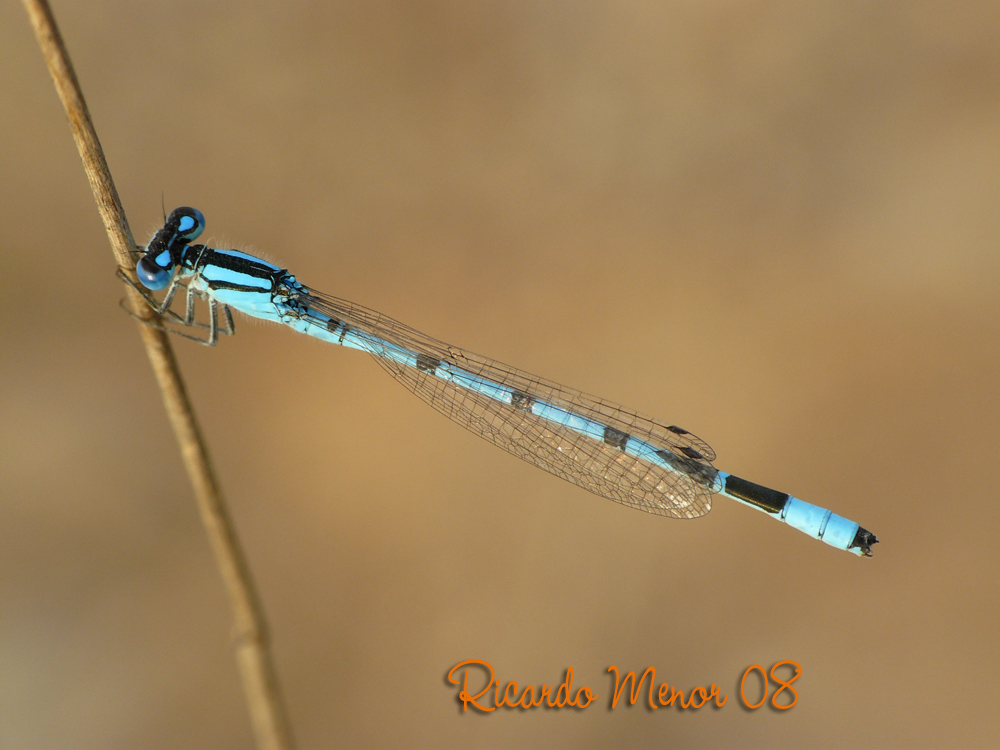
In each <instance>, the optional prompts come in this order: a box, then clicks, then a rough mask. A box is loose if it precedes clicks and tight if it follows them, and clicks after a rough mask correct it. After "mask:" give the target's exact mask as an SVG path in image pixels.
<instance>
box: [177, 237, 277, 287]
mask: <svg viewBox="0 0 1000 750" xmlns="http://www.w3.org/2000/svg"><path fill="white" fill-rule="evenodd" d="M184 260H185V265H188V264H190V266H189V267H190V268H191V269H192V270H194V271H196V270H198V269H199V268H203V267H205V266H209V265H211V266H216V267H218V268H225V269H226V270H229V271H236V272H237V273H243V274H246V275H247V276H251V277H253V278H255V279H266V280H268V281H276V280H277V279H278V278H279V277H281V276H284V275H285V274H286V273H287V271H275V270H274V269H273V268H271V267H270V266H268V265H265V264H264V263H261V262H259V261H254V260H250V259H249V258H240V257H239V256H236V255H229V254H227V253H222V252H219V251H218V250H215V249H213V248H211V247H206V246H205V245H189V246H188V248H187V250H186V252H185V255H184ZM219 288H224V289H235V288H240V287H238V286H237V287H234V286H220V287H219ZM257 291H260V290H259V289H257Z"/></svg>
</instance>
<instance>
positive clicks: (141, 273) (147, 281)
mask: <svg viewBox="0 0 1000 750" xmlns="http://www.w3.org/2000/svg"><path fill="white" fill-rule="evenodd" d="M135 275H136V276H138V277H139V281H140V283H142V285H143V286H144V287H146V288H147V289H153V290H157V289H165V288H166V287H167V285H168V284H169V283H170V280H171V279H172V278H173V277H174V269H173V266H171V267H170V268H169V269H168V268H160V267H159V266H158V265H156V264H155V263H154V262H153V261H151V260H150V259H149V258H140V259H139V262H138V263H136V264H135Z"/></svg>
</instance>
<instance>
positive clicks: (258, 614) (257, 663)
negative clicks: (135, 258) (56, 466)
mask: <svg viewBox="0 0 1000 750" xmlns="http://www.w3.org/2000/svg"><path fill="white" fill-rule="evenodd" d="M24 5H25V8H26V9H27V11H28V16H29V17H30V19H31V24H32V26H33V27H34V29H35V36H36V37H37V38H38V44H39V46H40V47H41V48H42V54H43V55H44V57H45V62H46V63H47V64H48V67H49V72H50V73H51V74H52V79H53V81H54V82H55V85H56V91H57V92H58V93H59V98H60V99H61V100H62V103H63V107H65V109H66V115H67V117H69V125H70V129H71V130H72V131H73V137H74V139H75V140H76V145H77V148H78V149H79V151H80V157H81V158H82V159H83V167H84V169H85V170H86V172H87V177H88V178H89V179H90V186H91V189H92V190H93V191H94V198H95V199H96V200H97V207H98V210H99V211H100V214H101V219H102V220H103V221H104V227H105V229H106V230H107V232H108V237H109V238H110V240H111V248H112V250H113V251H114V254H115V258H116V259H117V261H118V266H119V267H120V268H121V269H122V270H123V271H124V272H125V273H126V274H128V275H129V277H130V278H131V279H132V280H133V281H135V280H136V277H135V273H134V269H133V262H132V259H131V256H130V252H131V251H132V250H133V249H134V248H135V241H134V240H133V239H132V230H131V229H130V228H129V225H128V221H127V220H126V219H125V211H124V210H123V209H122V204H121V201H120V200H119V198H118V191H117V190H116V189H115V185H114V182H113V180H112V179H111V172H110V171H109V169H108V164H107V162H106V161H105V159H104V151H103V150H102V149H101V144H100V142H99V141H98V140H97V133H96V132H95V130H94V125H93V122H91V119H90V113H89V112H88V111H87V105H86V103H85V102H84V99H83V92H82V91H81V90H80V85H79V83H78V82H77V79H76V74H75V73H74V72H73V66H72V65H71V63H70V60H69V54H68V53H67V51H66V47H65V45H64V44H63V41H62V37H61V36H60V35H59V30H58V28H57V27H56V22H55V18H54V17H53V15H52V11H51V9H50V8H49V6H48V3H47V2H45V0H24ZM126 292H127V294H128V296H129V300H130V303H131V305H132V308H133V310H134V311H135V314H136V315H137V316H138V317H139V318H140V319H141V320H142V321H145V323H146V324H145V325H140V326H139V332H140V334H141V335H142V340H143V343H145V345H146V353H147V354H148V355H149V361H150V364H151V365H152V366H153V372H154V373H155V374H156V379H157V382H159V384H160V390H161V391H162V393H163V403H164V405H165V406H166V408H167V414H168V415H169V417H170V422H171V424H172V425H173V427H174V434H175V435H176V437H177V442H178V444H179V445H180V449H181V455H182V456H183V459H184V465H185V467H186V468H187V472H188V476H189V477H190V478H191V484H192V485H194V494H195V498H196V499H197V502H198V510H199V511H200V513H201V520H202V523H203V524H204V525H205V530H206V532H207V533H208V538H209V540H210V542H211V544H212V550H213V551H214V553H215V560H216V563H217V564H218V566H219V570H220V572H221V573H222V580H223V582H224V583H225V586H226V590H227V592H228V594H229V600H230V604H231V605H232V608H233V613H234V616H235V621H236V622H235V629H236V632H235V649H236V661H237V664H238V665H239V671H240V676H241V678H242V680H243V689H244V691H245V692H246V696H247V703H248V704H249V709H250V718H251V721H252V722H253V729H254V733H255V735H256V739H257V747H258V748H260V750H290V748H291V747H292V738H291V731H290V724H289V722H288V718H287V716H286V714H285V710H284V706H283V704H282V701H281V696H280V693H279V690H278V682H277V678H276V675H275V671H274V664H273V661H272V659H271V653H270V649H269V647H268V633H267V626H266V624H265V621H264V611H263V608H262V607H261V604H260V600H259V598H258V596H257V593H256V587H255V586H254V583H253V579H252V578H251V575H250V568H249V566H248V565H247V561H246V557H245V556H244V554H243V550H242V548H241V547H240V543H239V540H238V538H237V536H236V530H235V528H234V526H233V522H232V518H231V517H230V514H229V511H228V509H227V508H226V504H225V502H224V500H223V499H222V494H221V492H220V490H219V485H218V483H217V482H216V479H215V474H214V472H213V471H212V465H211V463H210V462H209V459H208V452H207V450H206V447H205V441H204V439H203V438H202V435H201V431H200V430H199V429H198V424H197V422H196V421H195V417H194V412H193V411H192V409H191V403H190V401H189V400H188V396H187V392H186V390H185V388H184V382H183V380H182V379H181V374H180V370H179V369H178V366H177V360H176V359H175V358H174V353H173V350H172V348H171V347H170V342H169V341H168V340H167V334H166V333H165V332H164V331H163V330H161V329H160V328H156V327H153V325H149V324H150V323H153V324H157V323H158V320H159V317H158V316H157V315H156V314H155V313H154V312H153V311H152V310H151V309H150V308H149V305H147V304H146V303H145V302H144V301H143V299H142V297H141V295H140V294H139V293H138V292H137V291H136V290H134V289H131V288H128V289H126Z"/></svg>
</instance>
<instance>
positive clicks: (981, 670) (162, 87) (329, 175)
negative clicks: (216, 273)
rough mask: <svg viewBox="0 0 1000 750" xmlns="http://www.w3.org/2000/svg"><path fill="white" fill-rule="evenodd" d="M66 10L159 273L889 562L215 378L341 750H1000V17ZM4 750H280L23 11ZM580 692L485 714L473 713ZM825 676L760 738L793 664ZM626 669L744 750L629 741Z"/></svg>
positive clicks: (6, 150)
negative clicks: (200, 257)
mask: <svg viewBox="0 0 1000 750" xmlns="http://www.w3.org/2000/svg"><path fill="white" fill-rule="evenodd" d="M323 5H324V7H323V9H317V8H311V9H307V8H306V7H305V6H304V5H301V4H299V5H296V4H291V5H289V4H283V3H270V4H255V3H249V4H243V3H240V4H237V3H225V4H223V3H196V2H158V3H128V2H111V1H108V2H97V3H86V4H84V3H68V2H56V4H55V10H56V13H57V16H58V18H59V20H60V21H61V24H62V29H63V33H64V35H65V37H66V40H67V43H68V45H69V48H70V51H71V53H72V54H73V57H74V61H75V64H76V67H77V72H78V74H79V76H80V79H81V81H82V83H83V86H84V90H85V92H86V94H87V95H88V97H89V104H90V108H91V111H92V112H93V115H94V119H95V121H96V124H97V127H98V131H99V133H100V135H101V138H102V141H103V144H104V147H105V150H106V152H107V155H108V160H109V162H110V164H111V168H112V170H113V172H114V174H115V176H116V179H117V182H118V188H119V190H120V192H121V195H122V199H123V201H124V204H125V207H126V210H127V211H128V213H129V217H130V219H131V222H132V226H133V229H134V231H135V233H136V236H137V238H141V239H142V240H143V241H144V240H145V239H147V238H148V237H149V234H150V233H151V232H152V231H153V230H155V229H156V227H157V226H158V224H159V223H160V222H161V220H162V215H161V201H162V202H163V203H165V205H166V208H167V210H170V209H171V208H173V207H175V206H177V205H184V204H187V205H193V206H197V207H198V208H200V209H201V210H203V211H204V212H205V214H206V216H207V217H208V231H207V232H206V237H210V238H212V239H213V240H214V241H215V242H218V243H222V244H224V245H225V246H227V247H228V246H235V245H239V246H241V247H245V248H249V249H251V250H256V251H258V252H260V253H262V254H263V255H265V256H266V257H268V258H270V259H271V260H274V261H276V262H280V263H281V264H282V265H284V266H286V267H288V268H290V269H292V270H293V271H294V272H296V273H297V274H298V276H299V277H300V278H302V279H303V280H304V281H306V283H309V284H311V285H313V286H316V287H318V288H320V289H322V290H324V291H327V292H329V293H331V294H335V295H338V296H342V297H345V298H347V299H350V300H354V301H357V302H359V303H361V304H364V305H367V306H370V307H373V308H375V309H377V310H380V311H382V312H385V313H387V314H389V315H391V316H393V317H396V318H399V319H402V320H403V321H405V322H407V323H409V324H411V325H413V326H415V327H417V328H418V329H421V330H424V331H426V332H428V333H430V334H432V335H435V336H437V337H440V338H442V339H444V340H446V341H449V342H453V343H455V344H458V345H460V346H464V347H467V348H469V349H471V350H473V351H477V352H482V353H484V354H487V355H490V356H493V357H496V358H498V359H500V360H501V361H505V362H510V363H512V364H515V365H517V366H519V367H522V368H525V369H527V370H529V371H531V372H537V373H539V374H541V375H545V376H547V377H549V378H552V379H554V380H557V381H561V382H565V383H566V384H568V385H571V386H574V387H577V388H581V389H583V390H586V391H589V392H593V393H597V394H600V395H601V396H605V397H607V398H610V399H613V400H616V401H619V402H622V403H624V404H627V405H629V406H631V407H634V408H636V409H638V410H640V411H643V412H645V413H648V414H652V415H656V416H658V417H660V418H662V419H664V420H666V421H667V422H668V423H675V424H680V425H683V426H684V427H686V428H688V429H690V430H692V431H694V432H695V433H697V434H698V435H701V436H703V437H704V438H706V439H707V440H708V441H709V442H710V443H711V444H712V445H713V446H714V447H715V448H716V450H717V451H718V453H719V455H720V459H719V461H718V462H717V465H718V466H719V467H720V468H722V469H724V470H726V471H731V472H734V473H736V474H739V475H740V476H745V477H747V478H748V479H752V480H755V481H758V482H761V483H764V484H767V485H769V486H773V487H776V488H779V489H781V490H786V491H789V492H792V493H793V494H796V495H797V496H799V497H802V498H803V499H806V500H808V501H811V502H814V503H818V504H821V505H825V506H827V507H830V508H833V509H834V510H835V511H836V512H838V513H841V514H842V515H845V516H847V517H849V518H851V519H854V520H857V521H859V522H861V523H862V525H864V526H866V527H868V528H870V529H872V530H873V531H875V532H876V533H877V534H878V535H879V537H880V538H881V539H882V540H883V543H882V544H879V545H878V547H877V548H876V550H875V558H874V559H873V560H859V559H857V558H855V557H853V556H851V555H849V554H846V553H844V552H838V551H835V550H833V549H831V548H829V547H826V546H825V545H823V544H821V543H819V542H816V541H813V540H810V539H808V538H807V537H805V536H804V535H802V534H799V533H797V532H795V531H793V530H791V529H789V528H787V527H783V526H781V525H779V524H777V523H775V522H774V521H771V520H769V519H767V518H766V517H765V516H764V515H762V514H759V513H755V512H753V511H751V510H749V509H746V508H743V507H739V506H737V505H736V504H734V503H732V502H729V501H727V500H725V499H722V498H718V499H717V500H716V503H715V510H714V511H713V512H712V513H711V514H710V515H709V516H707V517H706V518H704V519H701V520H698V521H692V522H681V521H668V520H664V519H660V518H656V517H653V516H647V515H645V514H642V513H637V512H634V511H631V510H627V509H625V508H622V507H620V506H618V505H615V504H614V503H610V502H607V501H606V500H602V499H600V498H597V497H595V496H592V495H589V494H587V493H586V492H584V491H582V490H580V489H578V488H576V487H574V486H572V485H570V484H567V483H564V482H561V481H560V480H558V479H555V478H553V477H551V476H549V475H547V474H545V473H543V472H541V471H538V470H537V469H534V468H532V467H530V466H528V465H527V464H523V463H522V462H519V461H517V460H516V459H514V458H512V457H510V456H508V455H506V454H504V453H502V452H501V451H498V450H496V449H495V448H493V447H491V446H489V445H488V444H487V443H485V442H483V441H481V440H478V439H476V438H474V437H473V436H471V435H470V434H468V433H466V432H464V431H463V430H461V429H460V428H458V427H457V426H455V425H454V424H452V423H450V422H449V421H448V420H447V419H445V418H443V417H441V416H440V415H438V414H437V413H435V412H434V411H432V410H431V409H429V408H428V407H427V406H426V405H424V404H423V403H421V402H420V401H419V400H418V399H416V398H414V397H413V396H412V395H411V394H410V393H408V392H406V391H405V390H404V389H403V388H400V387H399V386H398V385H397V384H396V383H394V382H393V381H392V380H391V378H388V377H387V376H385V375H384V374H383V373H382V371H381V370H380V369H379V368H378V367H377V365H376V364H375V363H374V362H372V361H371V360H370V359H369V358H367V357H365V356H363V355H361V354H359V353H357V352H351V351H346V350H341V349H338V348H335V347H331V346H329V345H325V344H322V343H320V342H316V341H313V340H310V339H308V338H307V337H305V336H300V335H297V334H293V333H292V332H290V331H287V330H283V329H280V328H278V327H277V326H267V325H262V324H261V325H258V324H254V323H249V322H247V321H246V319H243V320H240V321H238V326H239V328H240V330H239V335H238V336H237V337H236V338H235V339H232V340H229V339H227V340H224V341H223V342H222V343H221V345H220V346H218V347H217V348H216V349H214V350H210V349H207V348H202V347H199V346H196V345H193V344H188V343H186V342H184V341H181V340H178V341H176V342H175V343H176V346H177V350H178V354H179V357H180V359H181V361H182V365H183V369H184V372H185V375H186V377H187V382H188V386H189V388H190V391H191V395H192V398H193V400H194V402H195V404H196V406H197V409H198V414H199V417H200V419H201V422H202V423H203V426H204V429H205V432H206V433H207V436H208V439H209V442H210V445H211V449H212V453H213V456H214V458H215V460H216V463H217V468H218V472H219V474H220V477H221V479H222V482H223V486H224V488H225V491H226V494H227V496H228V498H229V500H230V501H231V503H232V507H233V511H234V514H235V517H236V521H237V523H238V526H239V529H240V531H241V534H242V538H243V541H244V543H245V546H246V549H247V551H248V554H249V557H250V560H251V563H252V566H253V569H254V571H255V573H256V575H257V577H258V581H259V584H260V588H261V591H262V595H263V598H264V601H265V604H266V607H267V612H268V616H269V620H270V623H271V625H272V627H273V635H274V644H275V652H276V658H277V661H278V667H279V670H280V675H281V681H282V684H283V687H284V690H285V693H286V697H287V702H288V705H289V709H290V713H291V717H292V720H293V722H294V727H295V734H296V736H297V738H298V741H299V744H300V746H301V747H302V748H321V747H338V746H343V747H373V746H384V747H442V746H461V747H513V746H523V747H540V748H563V747H565V748H569V747H573V748H578V747H592V748H601V747H608V746H612V745H614V744H616V743H617V744H626V743H627V744H628V746H630V747H663V746H664V745H670V746H692V745H702V746H716V747H718V746H722V743H726V742H727V743H729V744H730V746H733V745H735V744H738V745H739V746H740V747H746V748H764V747H773V746H775V745H777V744H781V745H784V746H791V747H805V746H809V747H831V748H841V747H846V746H848V745H849V744H851V745H853V744H856V742H857V739H858V738H865V739H866V740H868V741H869V742H871V743H872V744H873V745H874V746H880V747H898V748H916V747H943V746H949V747H964V748H976V747H992V746H995V745H993V744H992V743H991V740H992V741H995V738H996V736H997V733H998V731H1000V719H998V714H997V711H996V705H997V701H998V699H1000V690H998V688H997V664H998V658H997V657H998V650H1000V649H998V645H997V632H998V626H1000V611H998V605H997V597H996V591H997V584H998V582H1000V571H998V562H997V559H998V558H997V535H998V531H1000V523H998V521H1000V511H998V502H997V500H998V497H997V494H998V490H997V482H996V478H995V473H996V467H997V461H996V452H997V446H998V429H997V418H998V399H997V395H996V394H997V382H998V376H1000V355H998V351H1000V344H998V338H1000V323H998V317H1000V316H998V312H1000V300H998V290H997V288H996V285H997V280H998V277H1000V223H998V221H997V206H998V201H1000V99H998V91H1000V5H998V4H997V3H995V2H979V3H974V2H969V3H957V4H956V3H946V2H896V3H892V2H884V3H873V2H843V0H837V1H836V2H832V1H831V2H816V3H808V4H805V7H803V4H801V3H794V2H762V3H735V2H731V3H689V2H662V3H633V4H629V5H627V6H619V5H612V4H595V3H496V2H452V3H448V2H438V3H364V4H362V3H357V4H353V3H347V4H341V3H328V4H323ZM0 70H2V71H3V74H2V80H0V97H2V99H0V133H2V136H3V143H4V146H3V148H2V149H0V170H2V175H3V179H2V180H0V218H2V221H0V252H2V263H3V271H4V273H3V294H2V295H0V305H2V315H0V329H2V355H0V399H2V419H0V429H2V438H0V440H2V443H0V450H2V456H0V461H2V483H0V491H2V498H0V745H2V746H3V747H4V748H46V749H50V748H134V747H143V748H173V747H213V748H245V747H248V746H249V745H250V743H251V736H250V729H249V721H248V719H247V715H246V710H245V708H244V704H243V700H242V693H241V688H240V685H239V683H238V680H237V675H236V669H235V666H234V663H233V659H232V655H231V650H230V642H229V637H230V626H231V619H230V613H229V611H228V609H227V605H226V601H225V598H224V594H223V590H222V586H221V583H220V580H219V576H218V574H217V572H216V569H215V568H214V566H213V562H212V559H211V555H210V552H209V549H208V545H207V542H206V539H205V536H204V534H203V532H202V529H201V527H200V525H199V521H198V519H197V515H196V510H195V506H194V503H193V501H192V497H191V491H190V489H189V486H188V483H187V481H186V478H185V475H184V473H183V471H182V468H181V464H180V461H179V456H178V451H177V448H176V445H175V443H174V441H173V438H172V435H171V432H170V430H169V427H168V425H167V422H166V419H165V416H164V412H163V408H162V406H161V402H160V397H159V394H158V392H157V390H156V388H155V386H154V382H153V379H152V377H151V374H150V371H149V367H148V365H147V363H146V359H145V355H144V353H143V351H142V349H141V347H140V343H139V338H138V337H137V336H136V331H135V324H134V323H133V322H132V321H131V320H130V319H129V318H128V317H127V316H126V315H125V314H124V313H123V312H121V311H120V310H119V309H118V307H117V304H118V300H119V298H121V297H122V296H123V292H122V289H121V286H120V284H119V283H118V282H117V281H116V279H115V277H114V265H113V261H112V257H111V254H110V253H109V251H108V247H107V240H106V238H105V235H104V232H103V229H102V226H101V223H100V221H99V219H98V216H97V213H96V211H95V208H94V203H93V199H92V198H91V195H90V192H89V189H88V187H87V183H86V180H85V177H84V174H83V172H82V170H81V168H80V161H79V158H78V157H77V154H76V151H75V148H74V146H73V143H72V141H71V138H70V135H69V132H68V129H67V127H66V122H65V117H64V115H63V114H62V110H61V108H60V105H59V104H58V101H57V99H56V96H55V93H54V91H53V88H52V85H51V81H50V80H49V77H48V74H47V73H46V71H45V69H44V66H43V63H42V60H41V56H40V54H39V52H38V49H37V47H36V45H35V42H34V39H33V37H32V35H31V32H30V29H29V26H28V23H27V20H26V17H25V14H24V11H23V10H22V9H21V7H19V4H18V3H3V4H2V5H0ZM465 659H484V660H487V661H490V662H491V663H492V664H493V665H494V666H495V667H496V669H497V671H498V674H499V676H500V678H501V679H502V680H503V681H506V680H509V679H515V680H517V681H518V682H519V683H521V684H522V685H523V684H524V683H527V682H532V683H535V684H540V683H541V682H543V681H544V682H548V683H549V684H558V683H559V681H560V680H561V679H562V676H563V672H564V670H565V668H566V667H568V666H572V667H573V668H574V670H575V673H576V680H577V684H578V685H580V684H587V685H589V686H590V687H591V688H592V689H594V690H596V691H597V692H598V693H599V695H600V698H599V700H598V701H597V703H596V704H595V705H593V706H591V707H590V708H588V709H587V710H586V711H583V712H574V711H567V710H562V711H543V710H540V709H539V710H534V711H530V712H521V711H497V712H495V713H493V714H490V715H487V716H482V715H472V714H465V715H463V714H462V713H461V712H460V710H459V709H458V707H457V704H456V697H455V696H456V690H455V689H454V688H451V687H449V686H447V685H446V684H445V680H444V676H445V674H446V673H447V671H448V670H449V669H450V668H451V667H452V666H453V665H455V664H457V663H458V662H459V661H462V660H465ZM785 659H793V660H795V661H797V662H799V663H800V664H801V665H802V670H803V673H802V676H801V677H800V678H799V680H798V682H797V683H796V687H797V688H798V690H799V694H800V699H799V703H798V705H797V706H796V707H795V708H794V709H793V710H791V711H788V712H776V711H774V710H768V709H766V708H762V709H759V710H757V711H753V712H748V711H745V710H743V709H741V708H740V705H739V702H738V694H739V681H740V677H741V675H742V674H743V671H744V669H746V668H747V667H748V666H749V665H751V664H754V663H759V664H763V665H765V666H768V665H771V664H773V663H775V662H777V661H781V660H785ZM611 664H615V665H617V666H618V667H619V668H620V669H623V670H628V669H637V670H641V669H644V668H645V667H647V666H655V667H656V670H657V679H658V681H659V680H666V681H667V682H669V683H670V684H672V685H676V686H678V687H680V688H682V689H684V690H687V689H689V688H691V687H693V686H695V685H707V684H709V683H712V682H715V683H717V684H720V685H721V686H722V688H723V691H724V692H727V693H728V694H729V705H727V706H726V707H725V708H724V709H722V710H717V711H713V710H710V709H707V708H703V709H701V710H700V711H696V712H694V711H678V710H676V709H663V710H660V711H657V712H651V711H648V710H645V709H642V708H640V707H638V706H637V707H635V708H631V709H628V708H622V707H621V706H619V707H618V708H617V709H616V710H614V711H611V712H609V711H608V710H607V705H608V702H607V699H608V698H609V686H610V683H609V677H608V675H607V673H606V669H607V667H608V666H610V665H611Z"/></svg>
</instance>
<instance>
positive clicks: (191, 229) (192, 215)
mask: <svg viewBox="0 0 1000 750" xmlns="http://www.w3.org/2000/svg"><path fill="white" fill-rule="evenodd" d="M174 221H176V222H177V234H178V235H180V236H181V237H183V238H184V239H185V240H187V241H188V242H191V241H192V240H196V239H198V237H199V236H200V235H201V233H202V232H204V231H205V215H204V214H203V213H202V212H201V211H199V210H198V209H197V208H191V207H190V206H181V207H180V208H175V209H174V210H173V211H171V212H170V216H169V217H168V218H167V224H168V225H170V224H171V223H172V222H174Z"/></svg>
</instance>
